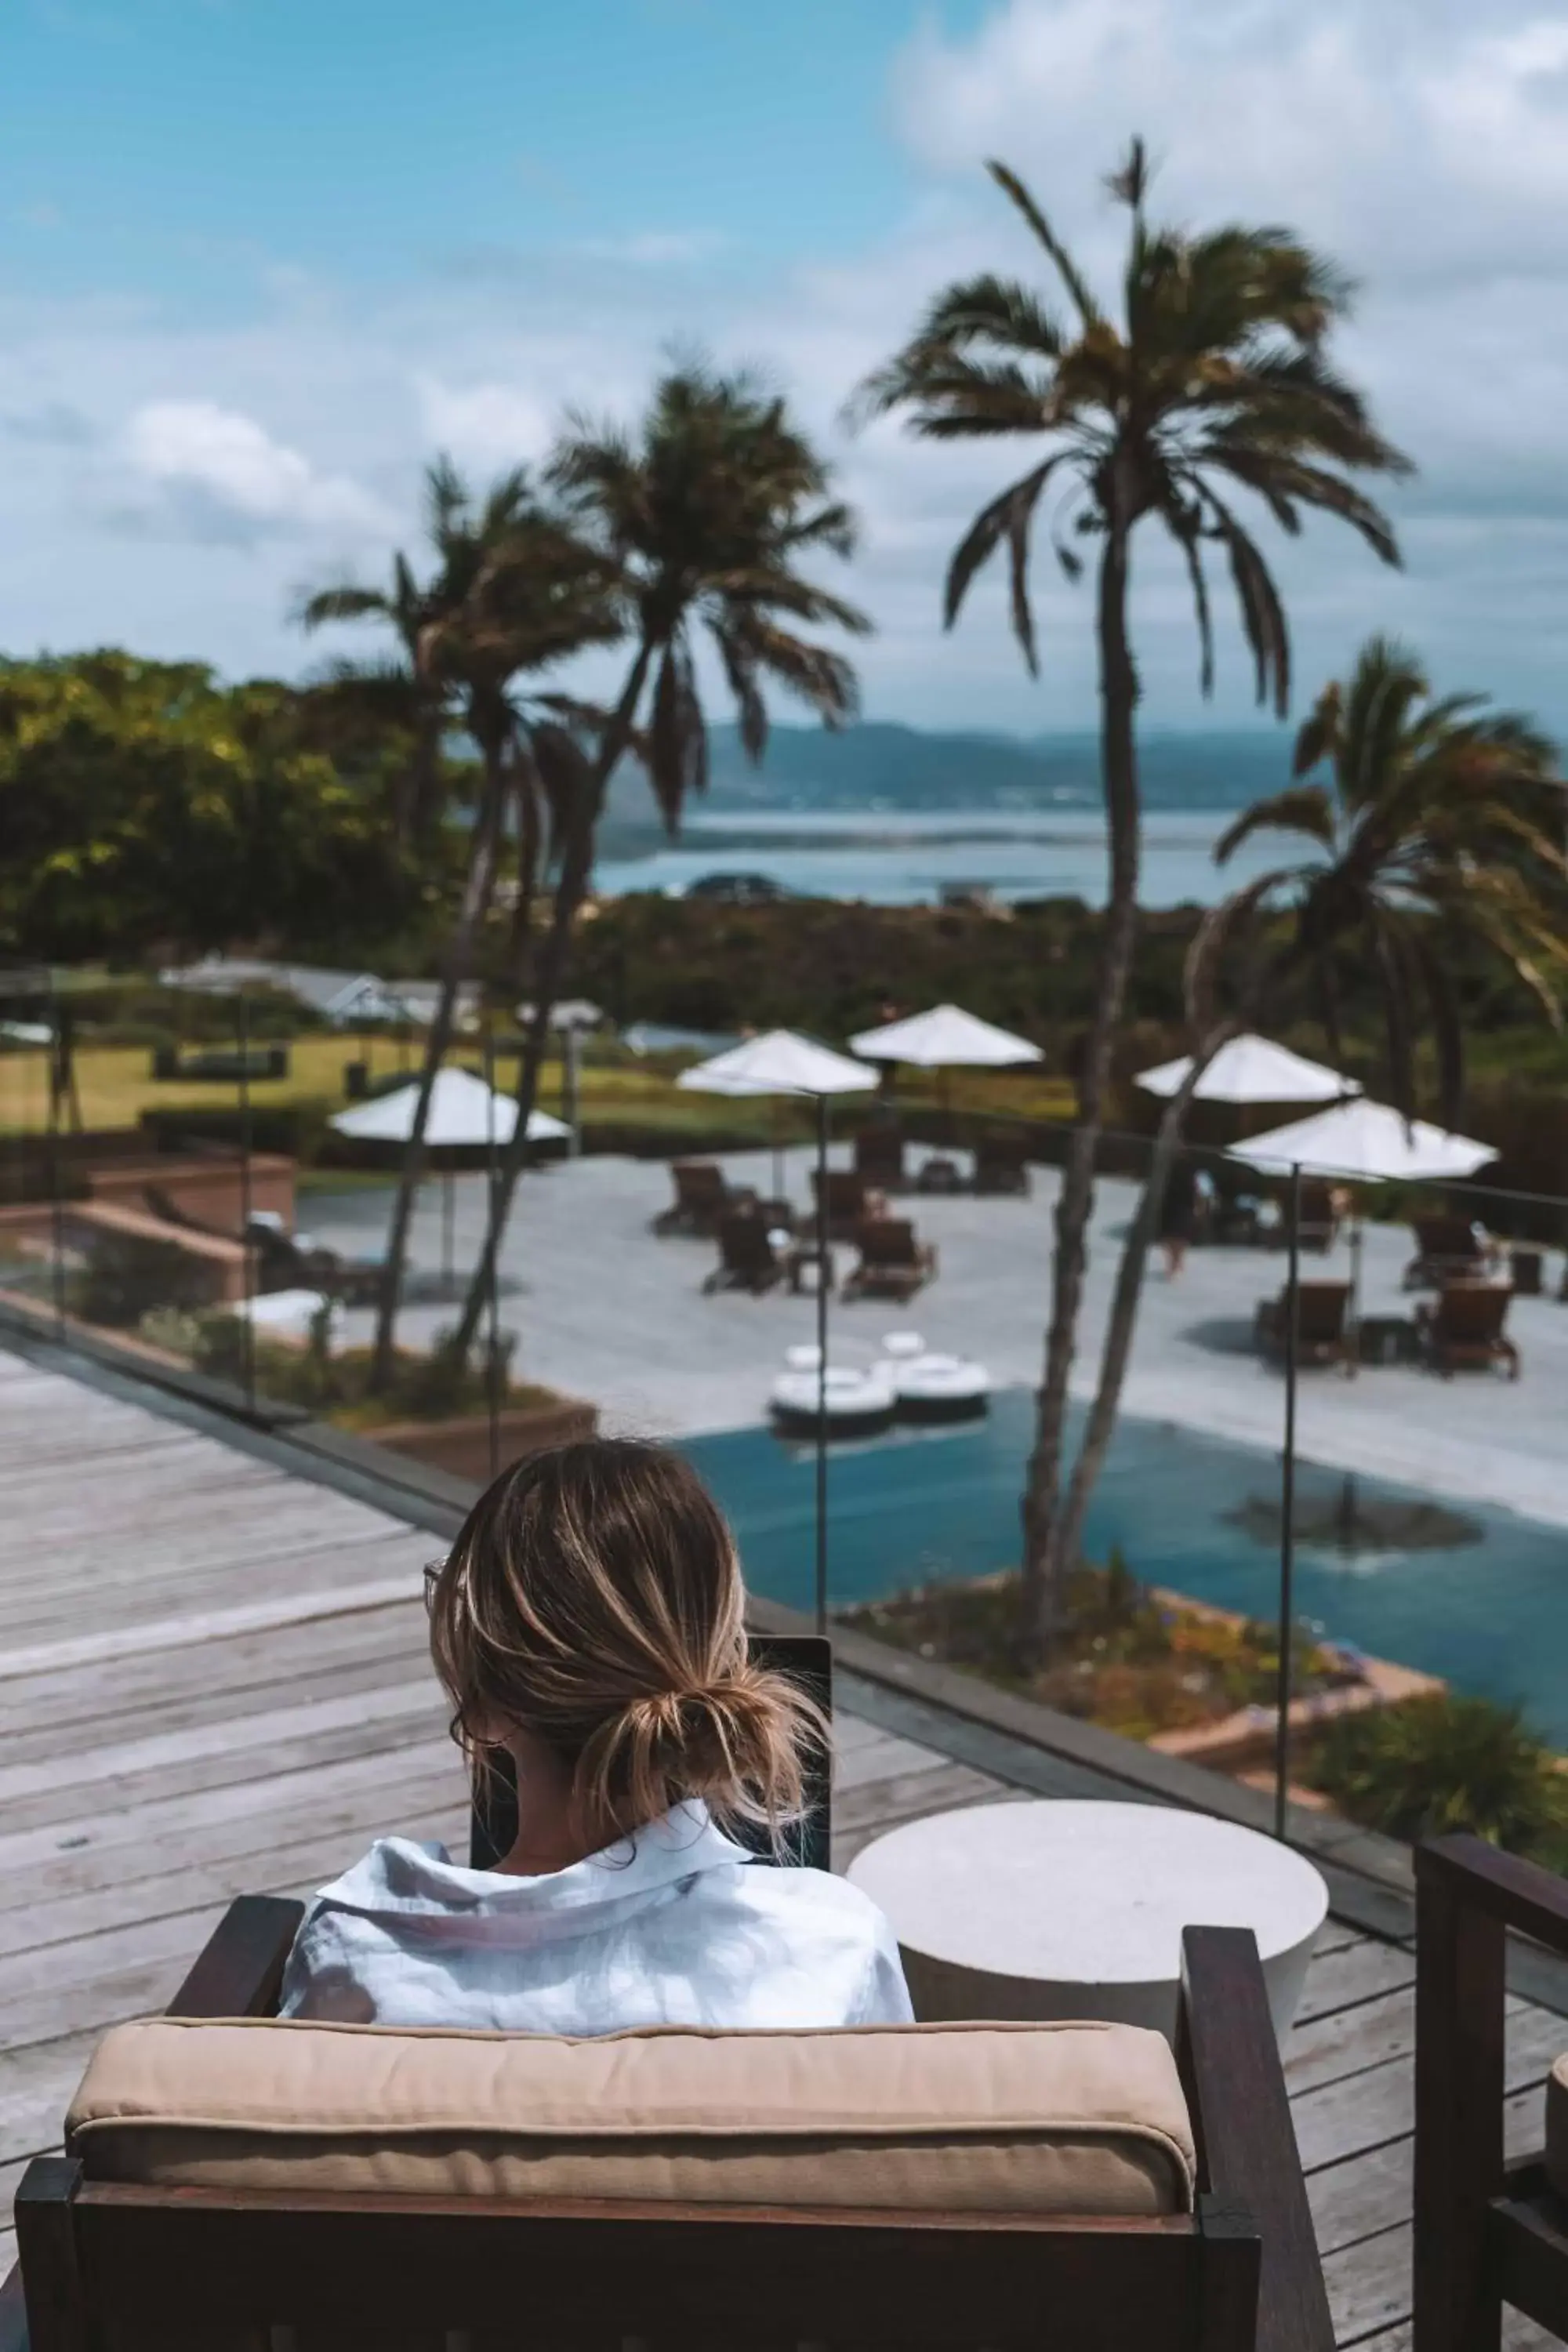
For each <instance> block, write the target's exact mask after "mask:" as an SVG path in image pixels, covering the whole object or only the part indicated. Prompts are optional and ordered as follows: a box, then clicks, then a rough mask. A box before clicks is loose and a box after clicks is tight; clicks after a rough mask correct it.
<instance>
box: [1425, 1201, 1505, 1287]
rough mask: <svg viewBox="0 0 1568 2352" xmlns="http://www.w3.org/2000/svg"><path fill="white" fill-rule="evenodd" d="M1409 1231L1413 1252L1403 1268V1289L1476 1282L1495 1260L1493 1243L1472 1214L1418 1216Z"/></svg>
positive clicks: (1495, 1252)
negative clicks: (1465, 1215) (1460, 1215)
mask: <svg viewBox="0 0 1568 2352" xmlns="http://www.w3.org/2000/svg"><path fill="white" fill-rule="evenodd" d="M1411 1231H1412V1232H1413V1233H1414V1234H1415V1256H1414V1257H1413V1258H1412V1259H1411V1261H1410V1263H1409V1265H1407V1266H1406V1267H1405V1277H1404V1281H1405V1289H1406V1290H1441V1289H1442V1287H1443V1286H1444V1284H1445V1283H1449V1282H1478V1281H1479V1280H1481V1279H1482V1278H1483V1276H1486V1275H1487V1274H1488V1273H1489V1271H1490V1270H1491V1268H1492V1267H1493V1265H1495V1264H1496V1262H1497V1255H1498V1253H1497V1245H1496V1244H1495V1243H1494V1242H1493V1241H1492V1239H1491V1236H1490V1235H1489V1234H1488V1233H1486V1232H1485V1231H1484V1230H1483V1229H1482V1227H1481V1226H1480V1225H1479V1224H1478V1223H1476V1221H1475V1219H1474V1218H1472V1217H1417V1218H1416V1219H1415V1222H1414V1223H1413V1224H1412V1226H1411Z"/></svg>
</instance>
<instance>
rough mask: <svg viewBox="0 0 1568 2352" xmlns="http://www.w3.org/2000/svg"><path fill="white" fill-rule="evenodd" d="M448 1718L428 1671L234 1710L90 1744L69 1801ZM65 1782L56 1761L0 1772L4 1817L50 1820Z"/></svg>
mask: <svg viewBox="0 0 1568 2352" xmlns="http://www.w3.org/2000/svg"><path fill="white" fill-rule="evenodd" d="M448 1713H449V1709H448V1708H447V1704H446V1702H445V1700H444V1699H443V1697H442V1694H441V1687H440V1685H439V1684H438V1683H437V1680H436V1677H435V1675H434V1674H433V1673H432V1672H431V1671H430V1669H429V1667H428V1666H426V1669H425V1671H424V1672H423V1673H422V1674H420V1675H418V1676H417V1677H416V1678H412V1679H411V1678H409V1677H408V1676H407V1675H406V1674H405V1675H401V1676H400V1678H399V1679H398V1680H396V1681H395V1682H391V1683H386V1684H384V1685H380V1686H378V1687H374V1688H371V1689H367V1690H356V1691H344V1692H341V1693H330V1695H327V1696H316V1697H312V1698H310V1699H307V1700H305V1701H303V1702H302V1703H301V1704H300V1705H298V1706H274V1707H267V1706H262V1707H259V1708H258V1710H257V1711H256V1712H255V1713H245V1712H242V1711H239V1710H237V1709H236V1708H234V1707H232V1706H231V1707H230V1708H229V1709H228V1710H227V1711H226V1713H224V1714H223V1715H222V1716H220V1717H216V1718H215V1717H213V1716H211V1715H208V1716H207V1717H205V1720H203V1721H200V1722H197V1723H195V1724H192V1725H188V1726H186V1727H183V1728H181V1729H177V1730H169V1731H162V1730H160V1731H149V1732H145V1733H143V1735H142V1738H138V1739H128V1740H122V1741H121V1742H119V1743H118V1744H116V1745H111V1746H110V1745H98V1744H96V1743H94V1742H92V1741H85V1742H84V1743H83V1744H82V1745H81V1747H80V1748H79V1749H78V1750H77V1751H76V1752H75V1753H74V1754H73V1755H72V1758H71V1772H70V1787H69V1789H68V1790H66V1791H64V1795H65V1798H66V1801H68V1802H70V1801H73V1800H74V1799H75V1797H76V1796H77V1794H78V1792H79V1791H82V1790H88V1789H91V1788H93V1787H94V1786H96V1785H97V1784H98V1783H99V1782H102V1783H104V1784H105V1787H106V1790H109V1791H110V1792H118V1791H120V1790H136V1789H139V1788H141V1787H142V1786H143V1785H144V1784H147V1783H155V1782H160V1781H162V1780H163V1779H164V1778H166V1776H167V1774H168V1773H169V1772H170V1771H171V1770H180V1769H185V1770H187V1771H188V1769H190V1768H192V1767H200V1768H201V1769H202V1770H203V1771H204V1772H211V1771H212V1770H213V1769H215V1768H216V1769H222V1768H223V1767H224V1766H225V1765H226V1763H227V1762H228V1761H230V1760H231V1759H239V1758H241V1757H242V1756H245V1755H247V1753H248V1752H249V1751H250V1750H251V1749H254V1748H271V1749H272V1750H273V1751H274V1752H275V1753H276V1754H278V1755H280V1756H292V1755H294V1754H295V1753H296V1752H297V1749H298V1748H299V1746H300V1743H302V1742H304V1741H307V1740H309V1739H310V1738H313V1737H314V1736H315V1735H316V1734H318V1733H320V1732H325V1731H332V1730H338V1729H342V1728H343V1727H348V1726H353V1725H355V1724H361V1725H363V1726H364V1727H366V1728H367V1729H371V1728H373V1727H375V1728H379V1727H380V1726H382V1725H383V1724H385V1723H387V1722H388V1721H391V1720H395V1719H401V1718H403V1717H413V1718H414V1719H415V1720H416V1721H423V1720H425V1719H426V1717H428V1718H429V1720H430V1721H431V1722H432V1723H434V1724H437V1725H440V1724H444V1723H445V1721H446V1718H447V1714H448ZM60 1780H61V1773H60V1764H59V1758H58V1755H56V1756H52V1757H49V1758H47V1759H42V1760H30V1761H23V1762H20V1763H15V1764H4V1765H0V1810H3V1811H4V1813H5V1819H6V1820H7V1821H8V1822H15V1823H16V1825H17V1826H18V1827H26V1824H27V1822H29V1821H31V1820H37V1819H40V1818H41V1819H47V1818H49V1816H48V1815H47V1814H42V1815H40V1814H39V1813H38V1812H37V1811H36V1810H35V1809H36V1807H37V1804H38V1802H39V1801H40V1800H42V1801H45V1802H46V1803H47V1804H49V1805H51V1806H54V1807H57V1808H58V1804H59V1802H60V1801H61V1796H62V1790H61V1787H60Z"/></svg>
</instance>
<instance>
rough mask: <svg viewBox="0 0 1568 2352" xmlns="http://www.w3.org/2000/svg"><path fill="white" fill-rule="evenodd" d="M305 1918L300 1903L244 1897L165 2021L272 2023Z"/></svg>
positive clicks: (212, 1939) (207, 1947)
mask: <svg viewBox="0 0 1568 2352" xmlns="http://www.w3.org/2000/svg"><path fill="white" fill-rule="evenodd" d="M304 1916H305V1906H304V1905H303V1904H302V1903H289V1902H285V1901H284V1900H283V1899H282V1898H281V1896H279V1895H238V1896H237V1897H236V1899H235V1901H234V1902H232V1903H231V1904H230V1905H229V1906H228V1909H227V1910H226V1912H225V1913H224V1915H223V1917H222V1918H221V1919H220V1920H219V1922H218V1924H217V1926H216V1927H215V1928H214V1929H213V1932H212V1934H211V1935H210V1936H209V1937H208V1938H207V1940H206V1943H205V1946H204V1947H203V1948H202V1950H201V1952H200V1953H199V1954H198V1955H197V1958H196V1961H195V1967H194V1968H193V1969H191V1972H190V1974H189V1976H188V1977H187V1978H186V1979H185V1980H184V1984H183V1985H182V1986H181V1987H180V1990H179V1991H178V1992H177V1993H176V1994H175V1995H174V2000H172V2001H171V2002H170V2003H169V2006H168V2008H167V2009H166V2010H165V2011H164V2012H163V2013H164V2015H165V2016H166V2017H271V2016H273V2015H275V2014H276V2012H277V2008H278V1995H279V1990H280V1989H281V1986H282V1983H283V1968H284V1963H285V1962H286V1961H287V1959H288V1958H289V1948H290V1946H291V1945H292V1944H293V1941H294V1937H295V1936H296V1935H297V1933H298V1932H299V1927H300V1921H301V1920H302V1919H303V1918H304Z"/></svg>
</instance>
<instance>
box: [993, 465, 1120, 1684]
mask: <svg viewBox="0 0 1568 2352" xmlns="http://www.w3.org/2000/svg"><path fill="white" fill-rule="evenodd" d="M1108 504H1109V507H1110V519H1109V524H1108V529H1107V532H1106V540H1105V551H1104V553H1103V555H1102V557H1101V559H1100V595H1099V616H1098V623H1099V637H1100V767H1101V778H1102V782H1103V786H1104V792H1105V814H1106V823H1107V828H1108V832H1109V836H1110V842H1109V845H1110V887H1109V891H1108V893H1107V899H1106V908H1105V924H1104V929H1103V932H1102V935H1101V946H1100V992H1099V995H1098V998H1097V1000H1096V1003H1095V1008H1094V1018H1093V1021H1092V1023H1091V1024H1090V1027H1089V1037H1088V1040H1087V1042H1086V1045H1085V1050H1084V1056H1083V1068H1082V1075H1081V1076H1080V1078H1079V1090H1078V1092H1079V1103H1078V1120H1077V1123H1076V1125H1075V1126H1074V1128H1073V1131H1072V1135H1071V1138H1070V1140H1069V1142H1068V1155H1067V1162H1066V1165H1065V1167H1064V1168H1063V1171H1062V1184H1061V1191H1060V1193H1059V1194H1058V1200H1057V1216H1056V1226H1057V1245H1056V1255H1055V1259H1054V1262H1053V1265H1052V1288H1051V1319H1050V1325H1049V1328H1048V1330H1047V1338H1046V1364H1045V1378H1044V1380H1043V1381H1042V1383H1041V1387H1040V1396H1039V1408H1038V1413H1037V1421H1036V1428H1035V1446H1034V1451H1033V1453H1032V1454H1031V1455H1030V1457H1029V1467H1028V1477H1027V1483H1026V1488H1025V1493H1024V1501H1023V1522H1024V1572H1023V1611H1024V1622H1023V1627H1022V1633H1023V1638H1024V1643H1025V1646H1026V1649H1033V1650H1038V1651H1041V1652H1048V1651H1049V1649H1050V1647H1051V1645H1052V1643H1053V1642H1054V1641H1055V1640H1056V1638H1057V1636H1058V1633H1059V1632H1060V1628H1061V1620H1062V1611H1063V1606H1064V1601H1065V1594H1066V1585H1067V1576H1068V1570H1069V1569H1070V1567H1071V1565H1072V1561H1071V1558H1070V1556H1069V1554H1068V1550H1067V1549H1066V1546H1065V1545H1064V1543H1063V1541H1062V1530H1061V1524H1060V1522H1061V1512H1060V1503H1061V1490H1062V1453H1063V1444H1064V1440H1065V1437H1066V1428H1067V1408H1068V1383H1069V1381H1070V1379H1071V1376H1072V1365H1073V1357H1074V1354H1075V1352H1076V1348H1077V1339H1078V1319H1079V1311H1080V1309H1081V1307H1082V1305H1083V1283H1084V1269H1085V1264H1086V1255H1087V1253H1086V1247H1085V1240H1086V1235H1087V1234H1088V1231H1089V1217H1090V1215H1091V1213H1092V1212H1093V1208H1094V1164H1095V1160H1096V1157H1097V1154H1098V1151H1099V1147H1100V1132H1101V1129H1102V1128H1103V1126H1104V1121H1105V1103H1106V1097H1107V1094H1108V1092H1109V1090H1110V1065H1111V1053H1112V1048H1113V1046H1114V1045H1115V1041H1116V1033H1117V1029H1118V1027H1119V1025H1120V1024H1121V1009H1122V1005H1123V1003H1124V1002H1125V1000H1126V995H1127V983H1128V979H1129V976H1130V974H1131V969H1132V950H1133V945H1134V942H1135V940H1136V937H1137V929H1138V853H1139V824H1140V812H1139V798H1138V761H1137V747H1136V744H1135V741H1134V737H1133V713H1134V710H1135V709H1136V706H1137V700H1138V677H1137V672H1136V670H1135V669H1134V667H1133V664H1132V649H1131V645H1130V643H1129V641H1128V635H1127V591H1128V576H1129V568H1130V554H1131V543H1130V541H1131V526H1130V524H1129V522H1128V520H1127V507H1126V500H1125V496H1124V494H1123V493H1122V491H1121V488H1120V487H1119V486H1118V485H1117V484H1115V483H1114V482H1113V483H1112V485H1111V492H1110V499H1109V500H1108Z"/></svg>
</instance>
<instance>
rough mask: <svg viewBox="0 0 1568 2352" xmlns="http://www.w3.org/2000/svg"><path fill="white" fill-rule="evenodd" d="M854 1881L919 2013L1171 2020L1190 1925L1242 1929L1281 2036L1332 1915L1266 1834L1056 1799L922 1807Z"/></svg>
mask: <svg viewBox="0 0 1568 2352" xmlns="http://www.w3.org/2000/svg"><path fill="white" fill-rule="evenodd" d="M849 1876H850V1878H851V1880H852V1881H853V1882H854V1884H855V1885H857V1886H858V1887H861V1888H862V1889H863V1890H864V1891H865V1893H866V1894H868V1895H869V1896H870V1897H871V1899H872V1901H873V1902H874V1903H876V1904H877V1905H878V1906H879V1908H880V1909H881V1910H882V1912H883V1913H884V1914H885V1916H886V1917H887V1919H888V1921H889V1925H890V1926H891V1927H892V1930H893V1933H894V1934H895V1935H896V1936H897V1937H898V1939H899V1943H900V1947H901V1948H902V1952H903V1959H904V1972H905V1975H906V1976H907V1978H908V1979H909V1986H910V1998H911V1999H912V2000H913V2002H914V2007H915V2015H916V2016H917V2017H919V2018H921V2020H922V2021H925V2020H937V2019H957V2018H975V2017H1005V2018H1057V2017H1064V2018H1065V2017H1088V2018H1101V2019H1105V2020H1107V2021H1110V2022H1112V2023H1120V2024H1126V2025H1151V2026H1153V2027H1155V2028H1156V2029H1157V2030H1158V2031H1159V2032H1162V2033H1163V2034H1165V2035H1166V2036H1167V2038H1169V2037H1171V2036H1172V2035H1173V2033H1174V2032H1175V2024H1176V1997H1177V1992H1178V1990H1179V1987H1180V1983H1181V1971H1182V1929H1183V1928H1184V1927H1250V1928H1251V1929H1252V1931H1253V1933H1254V1934H1255V1935H1256V1936H1257V1937H1258V1951H1259V1954H1260V1955H1261V1958H1262V1961H1263V1973H1264V1977H1265V1979H1266V1980H1267V1983H1268V2005H1269V2009H1270V2011H1271V2012H1272V2014H1273V2018H1274V2026H1275V2031H1276V2032H1278V2033H1279V2036H1280V2038H1281V2040H1283V2038H1284V2036H1285V2033H1286V2032H1287V2030H1288V2029H1289V2023H1290V2021H1291V2018H1292V2017H1293V2016H1294V2014H1295V2011H1296V2004H1297V2002H1298V2001H1299V2000H1300V1997H1301V1986H1302V1981H1303V1979H1305V1977H1306V1973H1307V1963H1308V1961H1309V1960H1310V1958H1311V1954H1312V1946H1313V1944H1314V1942H1315V1941H1316V1939H1317V1935H1318V1930H1319V1928H1320V1927H1321V1926H1322V1924H1323V1920H1324V1917H1325V1916H1326V1914H1327V1911H1328V1907H1329V1897H1328V1889H1327V1887H1326V1886H1325V1885H1324V1884H1323V1881H1322V1879H1321V1876H1320V1874H1319V1873H1318V1872H1317V1871H1316V1870H1314V1869H1313V1867H1312V1865H1311V1864H1310V1862H1307V1861H1305V1860H1304V1859H1303V1857H1302V1856H1301V1855H1300V1854H1299V1853H1295V1852H1293V1851H1292V1849H1291V1848H1290V1847H1289V1846H1284V1845H1279V1844H1277V1843H1275V1841H1274V1840H1273V1839H1272V1838H1266V1837H1260V1836H1259V1835H1258V1833H1257V1832H1256V1831H1253V1830H1246V1829H1238V1828H1237V1826H1236V1824H1235V1823H1234V1822H1221V1821H1215V1820H1214V1819H1213V1818H1212V1817H1211V1816H1210V1815H1208V1814H1206V1813H1188V1812H1180V1811H1177V1810H1176V1808H1175V1807H1174V1806H1172V1805H1136V1804H1098V1803H1079V1802H1076V1801H1068V1800H1062V1801H1056V1800H1047V1801H1040V1802H1037V1801H1022V1802H1019V1803H1016V1804H1015V1803H1004V1804H997V1805H973V1806H967V1807H964V1808H963V1809H961V1810H960V1811H955V1812H946V1813H930V1814H928V1815H927V1816H926V1818H925V1819H924V1820H923V1821H919V1822H908V1823H906V1825H905V1826H904V1827H903V1828H902V1829H897V1830H892V1831H890V1832H889V1834H888V1835H887V1836H886V1837H880V1838H877V1839H875V1840H874V1841H873V1842H872V1843H871V1844H870V1845H868V1846H866V1847H864V1848H863V1849H862V1851H861V1852H860V1853H858V1854H857V1855H856V1857H855V1860H854V1861H853V1862H852V1863H851V1864H850V1865H849Z"/></svg>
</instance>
